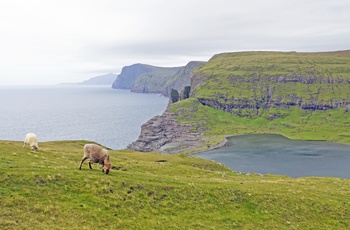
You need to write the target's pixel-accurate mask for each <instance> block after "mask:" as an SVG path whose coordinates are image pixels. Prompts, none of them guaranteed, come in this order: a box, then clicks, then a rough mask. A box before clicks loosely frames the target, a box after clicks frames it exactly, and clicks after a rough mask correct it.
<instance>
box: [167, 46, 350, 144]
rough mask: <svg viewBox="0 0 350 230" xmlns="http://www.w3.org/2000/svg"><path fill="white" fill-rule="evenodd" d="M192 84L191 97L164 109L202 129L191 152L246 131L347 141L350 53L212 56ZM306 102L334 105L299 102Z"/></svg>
mask: <svg viewBox="0 0 350 230" xmlns="http://www.w3.org/2000/svg"><path fill="white" fill-rule="evenodd" d="M279 79H282V80H279ZM286 79H289V80H291V81H287V80H286ZM295 79H303V80H302V81H294V82H293V81H292V80H295ZM308 79H309V80H310V79H311V80H312V79H313V80H314V81H313V82H312V84H311V83H308V81H307V80H308ZM315 79H316V80H315ZM192 84H193V86H195V87H193V89H192V98H191V99H189V100H185V101H181V102H178V103H176V104H173V105H171V107H170V108H169V109H170V110H171V111H173V112H175V114H176V115H177V120H178V121H179V122H180V123H189V124H192V126H193V127H194V129H200V131H202V133H203V135H204V137H205V138H204V141H203V147H202V148H200V149H197V150H203V149H207V148H208V147H212V146H215V145H217V144H218V143H220V142H222V141H223V139H224V136H226V135H235V134H249V133H276V134H282V135H284V136H287V137H289V138H293V139H300V140H326V141H333V142H342V143H348V144H349V143H350V132H349V130H350V119H349V117H350V112H345V111H346V110H348V109H349V103H350V51H340V52H324V53H297V52H237V53H223V54H218V55H215V56H214V57H213V58H212V59H210V60H209V61H208V62H207V63H206V64H204V65H203V66H201V67H199V68H197V69H196V70H195V74H194V75H193V77H192ZM268 96H269V97H270V99H267V98H268ZM197 98H201V99H207V100H210V101H212V102H215V103H216V105H218V104H220V106H221V108H224V106H227V107H229V106H232V105H235V106H236V107H235V108H234V109H227V110H225V111H227V112H224V111H223V110H224V109H223V110H215V109H214V108H211V107H209V106H203V105H201V104H200V103H199V102H198V100H197ZM267 102H269V103H270V104H268V105H267ZM288 103H289V105H290V104H294V105H296V106H287V104H288ZM308 104H309V105H319V106H320V105H328V106H329V105H332V106H333V108H334V109H328V110H315V111H313V110H303V109H301V108H302V107H303V106H299V105H304V106H305V105H308ZM347 104H348V105H347ZM257 105H259V106H257ZM238 106H240V108H237V107H238ZM335 108H336V109H335Z"/></svg>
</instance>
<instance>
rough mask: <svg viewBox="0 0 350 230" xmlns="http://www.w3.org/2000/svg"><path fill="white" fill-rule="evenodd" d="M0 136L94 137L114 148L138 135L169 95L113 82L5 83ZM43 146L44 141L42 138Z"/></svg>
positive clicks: (0, 90)
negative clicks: (114, 86)
mask: <svg viewBox="0 0 350 230" xmlns="http://www.w3.org/2000/svg"><path fill="white" fill-rule="evenodd" d="M0 103H1V106H0V114H1V115H0V140H15V141H23V140H24V137H25V135H26V133H29V132H33V133H35V134H37V136H38V139H39V142H43V141H54V140H90V141H94V142H97V143H100V144H102V145H105V146H107V147H109V148H112V149H125V148H126V147H127V145H128V144H130V143H131V142H133V141H135V140H136V139H137V138H138V136H139V134H140V131H141V125H142V124H143V123H145V122H146V121H148V120H149V119H151V118H152V117H154V116H155V115H160V114H162V113H163V112H164V111H165V109H166V106H167V103H168V98H166V97H162V96H160V95H158V94H138V93H131V92H129V90H117V89H112V88H111V87H110V86H80V85H72V86H67V85H60V86H22V87H19V86H18V87H17V86H16V87H14V86H6V87H5V86H1V87H0ZM39 147H40V143H39Z"/></svg>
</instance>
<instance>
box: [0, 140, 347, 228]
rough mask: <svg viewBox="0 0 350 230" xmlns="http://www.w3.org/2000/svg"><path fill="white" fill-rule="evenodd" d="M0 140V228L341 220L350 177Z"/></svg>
mask: <svg viewBox="0 0 350 230" xmlns="http://www.w3.org/2000/svg"><path fill="white" fill-rule="evenodd" d="M85 143H87V142H86V141H62V142H47V143H40V146H39V147H40V148H41V150H40V152H31V151H30V150H29V149H23V148H22V143H21V142H12V141H0V185H1V186H0V197H1V202H0V229H99V228H102V229H234V228H238V229H262V228H263V229H348V228H349V227H350V199H349V197H350V180H346V179H338V178H299V179H292V178H289V177H285V176H276V175H264V176H261V175H256V174H241V173H238V172H233V171H231V170H229V169H228V168H227V167H225V166H223V165H220V164H217V163H215V162H212V161H208V160H203V159H199V158H195V157H191V156H189V155H185V154H180V155H162V154H157V153H140V152H132V151H124V150H123V151H110V154H111V160H112V164H113V165H114V167H115V169H114V170H112V171H111V172H110V174H108V175H105V174H103V173H102V172H101V171H100V169H99V166H97V165H96V164H94V165H93V170H89V169H88V165H87V162H86V163H85V164H84V165H83V168H82V170H78V166H79V163H80V159H81V157H82V155H83V151H82V148H83V145H84V144H85Z"/></svg>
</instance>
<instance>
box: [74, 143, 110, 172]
mask: <svg viewBox="0 0 350 230" xmlns="http://www.w3.org/2000/svg"><path fill="white" fill-rule="evenodd" d="M88 158H90V161H89V167H90V169H92V167H91V163H99V164H101V165H102V172H105V173H106V174H108V173H109V170H110V169H111V168H112V165H111V161H110V157H109V153H108V151H107V149H104V148H102V147H101V146H98V145H95V144H86V145H84V157H83V159H81V162H80V167H79V169H81V166H82V164H83V162H84V161H85V160H86V159H88Z"/></svg>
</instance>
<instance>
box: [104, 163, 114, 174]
mask: <svg viewBox="0 0 350 230" xmlns="http://www.w3.org/2000/svg"><path fill="white" fill-rule="evenodd" d="M111 168H112V165H111V164H104V165H103V170H102V172H104V173H106V174H108V173H109V170H111Z"/></svg>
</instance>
